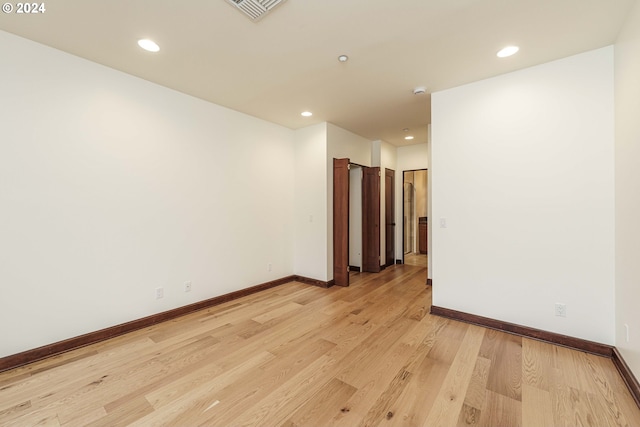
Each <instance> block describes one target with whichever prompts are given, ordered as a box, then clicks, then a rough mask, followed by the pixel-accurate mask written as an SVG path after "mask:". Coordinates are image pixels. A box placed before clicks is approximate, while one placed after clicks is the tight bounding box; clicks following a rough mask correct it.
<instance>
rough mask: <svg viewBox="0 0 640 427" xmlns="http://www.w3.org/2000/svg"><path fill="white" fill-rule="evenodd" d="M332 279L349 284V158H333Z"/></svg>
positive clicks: (343, 284) (339, 284)
mask: <svg viewBox="0 0 640 427" xmlns="http://www.w3.org/2000/svg"><path fill="white" fill-rule="evenodd" d="M333 280H334V282H335V284H336V285H338V286H349V159H333Z"/></svg>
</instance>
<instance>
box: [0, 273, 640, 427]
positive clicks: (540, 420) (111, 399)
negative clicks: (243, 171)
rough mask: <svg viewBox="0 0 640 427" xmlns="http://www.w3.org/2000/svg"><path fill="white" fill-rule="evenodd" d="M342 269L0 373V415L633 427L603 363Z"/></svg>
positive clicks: (420, 277)
mask: <svg viewBox="0 0 640 427" xmlns="http://www.w3.org/2000/svg"><path fill="white" fill-rule="evenodd" d="M351 279H352V285H351V287H349V288H337V287H333V288H331V289H321V288H316V287H312V286H309V285H305V284H300V283H295V282H293V283H289V284H286V285H282V286H279V287H277V288H273V289H270V290H267V291H263V292H260V293H258V294H254V295H251V296H248V297H245V298H242V299H239V300H235V301H232V302H229V303H226V304H222V305H219V306H216V307H213V308H211V309H207V310H202V311H199V312H197V313H193V314H191V315H188V316H184V317H182V318H179V319H176V320H174V321H170V322H166V323H163V324H159V325H156V326H153V327H151V328H147V329H144V330H140V331H137V332H134V333H130V334H127V335H125V336H122V337H118V338H115V339H112V340H109V341H106V342H103V343H99V344H96V345H92V346H89V347H86V348H83V349H79V350H75V351H72V352H69V353H66V354H64V355H61V356H58V357H54V358H51V359H48V360H45V361H41V362H38V363H34V364H31V365H29V366H26V367H23V368H19V369H15V370H12V371H8V372H5V373H3V374H0V425H3V426H35V425H51V426H58V425H62V426H125V425H131V426H154V425H158V426H160V425H162V426H200V425H203V426H280V425H281V426H458V425H483V426H520V425H523V426H533V427H541V426H554V425H557V426H578V425H579V426H609V425H612V426H618V425H620V426H622V425H630V426H640V410H639V409H638V407H637V406H636V405H635V403H634V401H633V399H632V397H631V396H630V394H629V392H628V391H627V389H626V387H625V385H624V383H623V381H622V379H621V378H620V376H619V375H618V373H617V371H616V370H615V368H614V366H613V364H612V362H611V361H610V360H608V359H605V358H602V357H598V356H593V355H589V354H585V353H582V352H578V351H572V350H568V349H566V348H562V347H558V346H554V345H551V344H546V343H542V342H538V341H534V340H530V339H526V338H521V337H517V336H513V335H508V334H505V333H501V332H496V331H493V330H488V329H484V328H481V327H478V326H472V325H467V324H464V323H460V322H455V321H451V320H446V319H444V318H440V317H436V316H431V315H429V314H428V312H429V306H430V304H431V290H430V288H428V287H426V286H425V285H424V282H425V269H424V268H420V267H415V266H410V265H396V266H393V267H391V268H388V269H387V270H384V271H383V272H382V273H380V274H368V273H362V274H354V275H352V276H351Z"/></svg>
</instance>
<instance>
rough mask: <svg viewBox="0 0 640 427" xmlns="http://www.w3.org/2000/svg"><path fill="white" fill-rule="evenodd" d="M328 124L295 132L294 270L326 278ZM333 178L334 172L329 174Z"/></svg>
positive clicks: (322, 278)
mask: <svg viewBox="0 0 640 427" xmlns="http://www.w3.org/2000/svg"><path fill="white" fill-rule="evenodd" d="M327 172H328V171H327V124H326V123H319V124H317V125H314V126H309V127H306V128H303V129H299V130H297V131H295V181H294V187H295V208H294V209H295V247H294V253H295V258H294V259H295V262H294V263H295V273H296V274H297V275H300V276H304V277H309V278H312V279H316V280H322V281H327V280H328V276H327V262H328V261H327V259H328V250H329V249H328V247H327V242H328V241H327V233H328V230H327V222H328V218H332V217H327V212H328V211H327V179H329V177H328V176H327ZM330 176H331V179H333V174H332V175H330Z"/></svg>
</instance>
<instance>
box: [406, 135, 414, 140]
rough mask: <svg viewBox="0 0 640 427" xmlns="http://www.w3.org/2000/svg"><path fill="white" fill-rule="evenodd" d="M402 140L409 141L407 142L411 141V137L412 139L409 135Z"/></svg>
mask: <svg viewBox="0 0 640 427" xmlns="http://www.w3.org/2000/svg"><path fill="white" fill-rule="evenodd" d="M404 139H406V140H407V141H409V140H412V139H413V137H412V136H411V135H409V136H405V137H404Z"/></svg>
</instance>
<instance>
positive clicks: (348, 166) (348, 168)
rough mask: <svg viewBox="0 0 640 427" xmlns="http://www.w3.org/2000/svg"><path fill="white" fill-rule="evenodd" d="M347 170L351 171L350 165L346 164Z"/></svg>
mask: <svg viewBox="0 0 640 427" xmlns="http://www.w3.org/2000/svg"><path fill="white" fill-rule="evenodd" d="M347 170H348V171H350V170H351V163H349V164H347Z"/></svg>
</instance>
